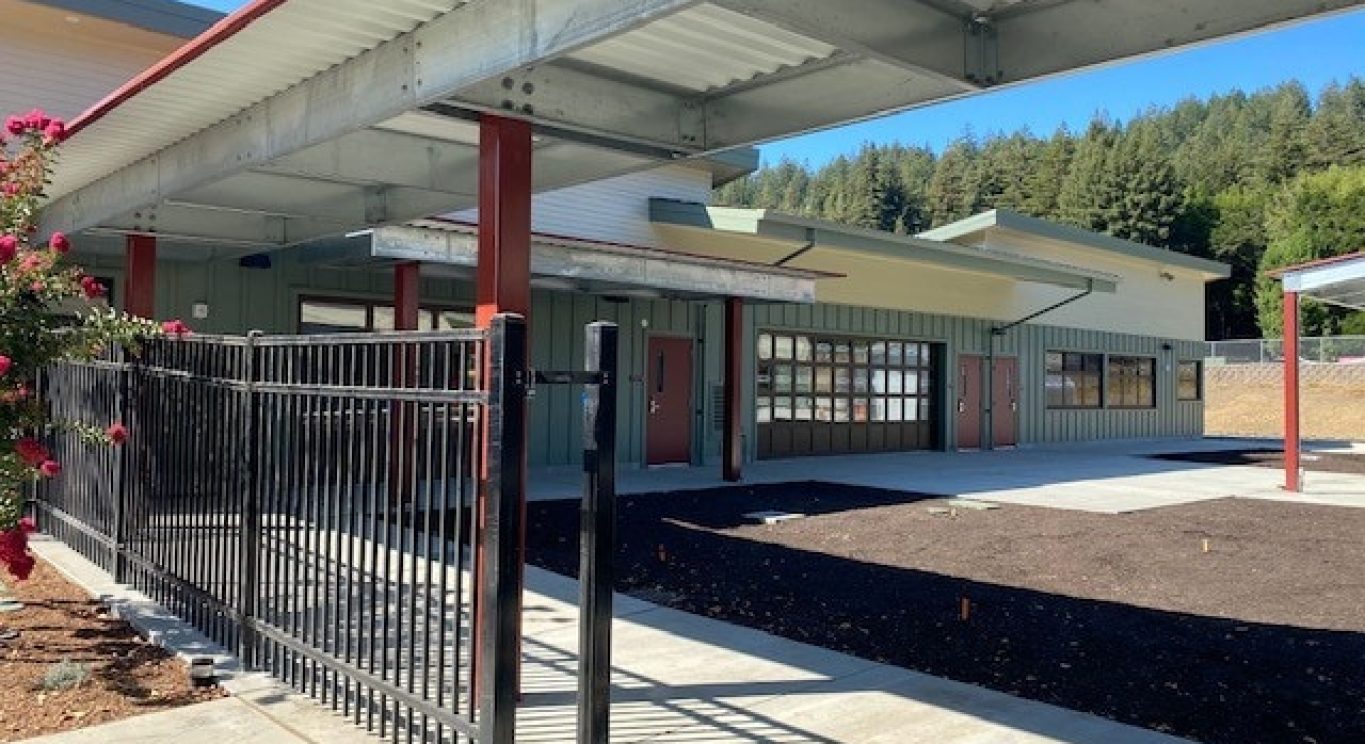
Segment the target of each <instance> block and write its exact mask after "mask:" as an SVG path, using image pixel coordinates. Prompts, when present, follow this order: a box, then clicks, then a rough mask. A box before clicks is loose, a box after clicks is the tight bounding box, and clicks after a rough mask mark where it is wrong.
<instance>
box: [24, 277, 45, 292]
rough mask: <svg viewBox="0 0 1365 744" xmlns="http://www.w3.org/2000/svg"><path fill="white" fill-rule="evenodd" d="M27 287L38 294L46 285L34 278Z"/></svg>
mask: <svg viewBox="0 0 1365 744" xmlns="http://www.w3.org/2000/svg"><path fill="white" fill-rule="evenodd" d="M28 288H29V289H30V290H32V291H33V293H34V294H38V293H39V292H42V291H43V290H44V289H47V285H46V284H43V283H42V282H41V281H37V280H35V281H34V282H33V283H32V284H30V285H28Z"/></svg>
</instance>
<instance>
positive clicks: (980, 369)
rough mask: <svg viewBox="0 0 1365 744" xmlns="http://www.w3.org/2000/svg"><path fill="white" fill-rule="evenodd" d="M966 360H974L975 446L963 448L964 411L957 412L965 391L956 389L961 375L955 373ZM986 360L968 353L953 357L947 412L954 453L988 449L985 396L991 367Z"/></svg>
mask: <svg viewBox="0 0 1365 744" xmlns="http://www.w3.org/2000/svg"><path fill="white" fill-rule="evenodd" d="M968 359H975V360H976V387H977V390H976V403H977V406H976V439H977V444H976V446H975V447H964V446H963V445H962V414H963V413H964V411H959V410H958V403H959V401H962V400H965V399H966V395H964V393H965V391H963V390H959V389H958V386H959V385H961V384H962V380H961V375H959V374H957V373H958V371H959V370H960V369H961V368H962V365H963V364H965V363H966V360H968ZM987 359H989V357H988V356H987V355H985V354H976V353H970V352H959V353H957V354H955V355H954V357H953V364H952V369H951V372H950V374H952V375H953V378H954V382H953V388H952V390H950V391H949V392H950V394H951V398H950V399H949V405H948V410H949V411H951V412H952V416H953V451H954V452H981V451H985V450H987V449H990V448H989V447H988V446H987V445H988V444H989V443H990V440H989V438H988V436H989V434H990V432H989V430H988V429H987V422H988V421H989V420H990V417H989V416H988V415H987V414H988V413H989V411H988V410H987V406H988V405H989V396H988V395H987V393H988V392H989V391H990V385H989V382H990V378H989V375H990V367H991V365H989V364H987V363H986V360H987Z"/></svg>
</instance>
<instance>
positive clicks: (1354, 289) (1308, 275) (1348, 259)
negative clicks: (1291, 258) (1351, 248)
mask: <svg viewBox="0 0 1365 744" xmlns="http://www.w3.org/2000/svg"><path fill="white" fill-rule="evenodd" d="M1271 276H1275V277H1279V278H1280V279H1281V280H1282V281H1283V282H1284V289H1285V291H1286V292H1298V293H1299V294H1300V295H1302V296H1304V297H1311V298H1313V299H1315V300H1317V301H1318V302H1325V303H1327V304H1329V305H1338V306H1341V307H1344V308H1348V309H1351V310H1365V252H1360V253H1352V254H1349V255H1346V256H1336V257H1334V258H1327V259H1323V260H1321V261H1314V262H1312V263H1306V264H1300V265H1298V266H1290V267H1288V268H1284V269H1279V270H1276V271H1273V272H1271Z"/></svg>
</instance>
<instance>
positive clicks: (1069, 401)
mask: <svg viewBox="0 0 1365 744" xmlns="http://www.w3.org/2000/svg"><path fill="white" fill-rule="evenodd" d="M1046 366H1047V372H1046V376H1045V380H1046V382H1045V384H1046V386H1047V407H1048V408H1099V407H1100V406H1101V405H1102V402H1103V399H1104V382H1103V376H1102V374H1101V370H1102V369H1103V368H1104V355H1103V354H1083V353H1079V352H1074V351H1049V352H1048V353H1047V356H1046Z"/></svg>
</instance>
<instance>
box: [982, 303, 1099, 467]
mask: <svg viewBox="0 0 1365 744" xmlns="http://www.w3.org/2000/svg"><path fill="white" fill-rule="evenodd" d="M1094 292H1095V280H1094V279H1086V280H1085V290H1084V291H1082V292H1080V293H1079V294H1075V295H1072V296H1071V297H1067V298H1066V299H1064V300H1062V301H1060V302H1054V303H1053V304H1051V305H1048V306H1047V307H1045V308H1043V309H1042V310H1038V311H1037V312H1033V313H1029V314H1028V315H1025V316H1024V317H1022V318H1019V319H1018V320H1015V321H1012V322H1010V323H1006V324H1005V325H998V326H992V327H991V330H990V333H989V334H988V335H987V337H986V369H985V370H984V374H983V375H982V377H983V378H985V380H986V382H987V383H988V385H989V387H988V389H987V390H986V396H985V400H986V401H987V403H986V405H987V408H986V421H987V424H988V428H987V430H986V434H987V435H988V436H987V439H986V442H987V444H989V449H995V339H996V338H997V337H1001V336H1004V335H1005V334H1006V333H1008V332H1009V331H1010V329H1012V328H1015V327H1016V326H1021V325H1023V324H1025V323H1027V322H1029V321H1030V320H1033V319H1035V318H1039V317H1042V316H1044V315H1046V314H1048V313H1050V312H1052V311H1053V310H1057V309H1059V308H1063V307H1066V306H1067V305H1070V304H1071V303H1073V302H1075V301H1077V300H1079V299H1082V298H1084V297H1087V296H1089V295H1091V294H1093V293H1094Z"/></svg>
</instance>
